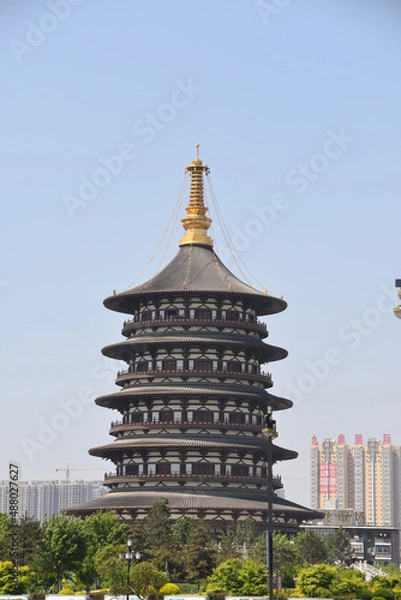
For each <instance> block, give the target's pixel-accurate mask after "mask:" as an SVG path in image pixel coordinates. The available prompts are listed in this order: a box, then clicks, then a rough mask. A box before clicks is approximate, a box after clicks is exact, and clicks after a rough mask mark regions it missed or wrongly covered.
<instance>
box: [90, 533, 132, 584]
mask: <svg viewBox="0 0 401 600" xmlns="http://www.w3.org/2000/svg"><path fill="white" fill-rule="evenodd" d="M125 551H126V546H125V545H124V546H121V545H120V546H118V545H115V544H112V545H109V546H104V547H100V548H99V549H98V550H97V552H96V554H95V556H94V559H93V562H94V567H95V570H96V573H98V574H99V576H100V580H101V587H102V588H108V589H110V592H111V593H112V594H126V593H127V589H128V582H127V564H126V561H125V560H124V558H123V556H124V553H125Z"/></svg>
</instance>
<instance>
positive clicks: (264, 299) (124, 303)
mask: <svg viewBox="0 0 401 600" xmlns="http://www.w3.org/2000/svg"><path fill="white" fill-rule="evenodd" d="M189 293H192V294H202V295H208V294H219V295H221V294H224V295H225V296H227V297H239V298H243V299H244V300H247V301H248V302H249V303H250V304H251V305H252V306H254V308H255V310H256V312H257V314H258V315H268V314H274V313H278V312H281V311H283V310H285V309H286V308H287V303H286V302H285V301H284V300H282V299H281V298H278V297H276V296H271V295H270V294H268V293H267V291H265V292H262V291H260V290H257V289H255V288H253V287H251V286H250V285H248V284H246V283H244V282H242V281H241V280H240V279H238V277H236V276H235V275H234V274H233V273H232V272H231V271H230V270H229V269H228V268H227V267H226V266H225V265H224V264H223V263H222V262H221V260H220V259H219V257H218V256H217V254H216V253H215V252H214V250H213V248H211V247H210V246H202V245H199V244H190V245H185V246H181V247H180V248H179V250H178V253H177V254H176V256H175V257H174V258H173V259H172V261H171V262H170V263H169V264H168V265H167V266H166V267H165V268H164V269H163V270H162V271H160V272H159V273H157V274H156V275H155V276H154V277H152V279H150V280H149V281H147V282H146V283H143V284H141V285H139V286H137V287H135V288H132V289H129V290H126V291H124V292H121V293H119V294H114V295H113V296H109V297H108V298H106V299H105V300H104V305H105V306H106V307H107V308H109V309H111V310H114V311H116V312H122V313H128V314H133V313H134V312H135V310H136V309H137V307H138V305H139V304H140V302H141V301H143V300H144V299H147V298H149V297H151V296H153V295H154V294H157V295H166V294H186V295H188V294H189Z"/></svg>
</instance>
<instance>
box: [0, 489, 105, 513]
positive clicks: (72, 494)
mask: <svg viewBox="0 0 401 600" xmlns="http://www.w3.org/2000/svg"><path fill="white" fill-rule="evenodd" d="M105 493H106V489H105V488H104V486H103V485H102V482H101V481H83V480H79V481H30V482H26V481H20V482H18V514H19V516H20V517H22V516H24V515H27V516H28V517H32V518H34V519H35V520H37V521H41V522H42V521H44V520H46V518H49V517H51V516H52V515H53V514H55V513H59V512H61V511H62V510H64V509H65V508H69V507H71V506H76V505H77V504H81V503H82V502H88V501H89V500H95V499H96V498H100V496H103V495H104V494H105ZM0 512H5V513H8V512H9V482H8V481H0Z"/></svg>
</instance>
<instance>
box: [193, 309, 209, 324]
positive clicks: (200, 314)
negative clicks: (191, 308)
mask: <svg viewBox="0 0 401 600" xmlns="http://www.w3.org/2000/svg"><path fill="white" fill-rule="evenodd" d="M195 317H196V318H197V319H204V320H207V321H210V319H211V318H212V311H211V310H210V309H209V308H197V309H196V310H195Z"/></svg>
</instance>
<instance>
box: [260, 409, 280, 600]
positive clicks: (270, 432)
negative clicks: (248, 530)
mask: <svg viewBox="0 0 401 600" xmlns="http://www.w3.org/2000/svg"><path fill="white" fill-rule="evenodd" d="M263 433H264V434H265V436H266V437H267V531H266V557H267V571H268V574H269V600H273V599H274V591H273V587H274V586H273V495H274V494H273V491H274V490H273V439H274V438H275V437H277V431H276V421H275V420H274V419H273V417H272V407H271V406H268V407H267V414H266V415H265V426H264V429H263Z"/></svg>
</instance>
